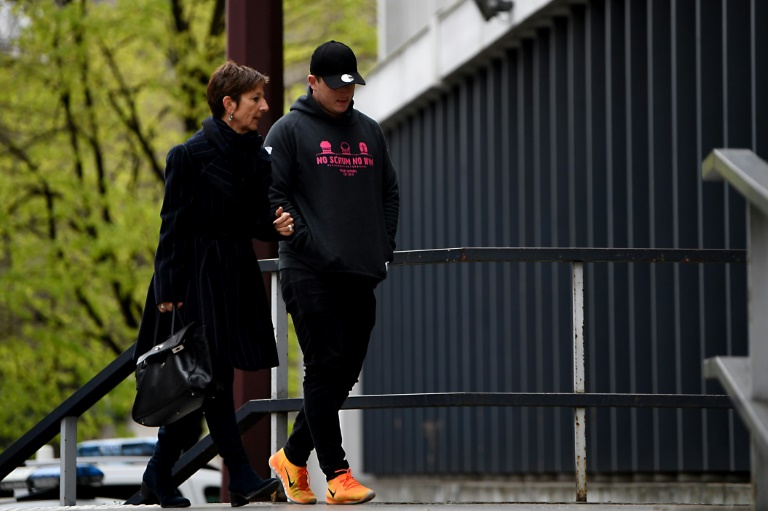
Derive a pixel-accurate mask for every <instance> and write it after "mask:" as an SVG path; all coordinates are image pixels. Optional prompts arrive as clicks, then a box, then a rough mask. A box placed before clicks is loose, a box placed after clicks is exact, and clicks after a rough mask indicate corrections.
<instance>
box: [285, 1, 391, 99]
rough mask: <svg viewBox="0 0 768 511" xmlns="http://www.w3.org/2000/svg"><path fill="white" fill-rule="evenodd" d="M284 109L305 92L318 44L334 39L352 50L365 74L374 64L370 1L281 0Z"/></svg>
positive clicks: (373, 12) (372, 6)
mask: <svg viewBox="0 0 768 511" xmlns="http://www.w3.org/2000/svg"><path fill="white" fill-rule="evenodd" d="M283 11H284V13H283V16H284V25H285V46H284V56H283V59H284V63H285V102H286V104H285V108H286V111H287V109H288V107H290V105H291V104H292V103H293V102H294V101H295V100H296V98H297V97H299V96H301V95H302V94H304V93H305V92H306V89H307V75H308V74H309V59H310V57H311V56H312V52H313V51H314V49H315V48H316V47H317V46H318V45H319V44H321V43H324V42H325V41H329V40H331V39H334V40H336V41H341V42H343V43H344V44H346V45H347V46H349V47H350V48H352V50H354V52H355V56H357V65H358V69H359V71H360V72H361V73H362V74H363V76H365V72H366V71H368V70H370V69H371V67H373V65H374V64H375V63H376V58H377V53H376V51H377V36H376V2H375V1H374V0H316V1H313V2H306V1H304V0H284V1H283Z"/></svg>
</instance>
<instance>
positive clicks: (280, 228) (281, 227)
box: [272, 206, 293, 236]
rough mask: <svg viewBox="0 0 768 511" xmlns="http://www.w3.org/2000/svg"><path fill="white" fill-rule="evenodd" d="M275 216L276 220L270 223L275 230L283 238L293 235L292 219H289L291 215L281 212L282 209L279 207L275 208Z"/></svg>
mask: <svg viewBox="0 0 768 511" xmlns="http://www.w3.org/2000/svg"><path fill="white" fill-rule="evenodd" d="M275 216H276V217H277V220H275V221H274V222H272V224H273V225H274V226H275V230H276V231H277V232H279V233H280V234H282V235H283V236H290V235H291V234H293V218H292V217H291V214H290V213H287V212H285V211H283V207H282V206H280V207H279V208H277V211H275Z"/></svg>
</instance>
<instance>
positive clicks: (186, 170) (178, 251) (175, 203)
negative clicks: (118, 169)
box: [155, 145, 196, 304]
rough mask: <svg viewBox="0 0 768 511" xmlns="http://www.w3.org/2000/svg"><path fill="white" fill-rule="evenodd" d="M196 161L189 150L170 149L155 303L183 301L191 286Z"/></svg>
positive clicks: (180, 146) (156, 264) (179, 147)
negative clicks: (194, 161)
mask: <svg viewBox="0 0 768 511" xmlns="http://www.w3.org/2000/svg"><path fill="white" fill-rule="evenodd" d="M194 191H195V175H194V165H193V162H192V158H191V157H190V154H189V151H188V149H187V148H186V146H184V145H178V146H176V147H174V148H172V149H171V150H170V151H169V152H168V157H167V158H166V166H165V195H164V197H163V207H162V209H161V210H160V218H161V219H162V223H161V225H160V240H159V242H158V245H157V252H156V253H155V300H156V303H158V304H160V303H169V302H170V303H179V302H183V301H184V298H185V296H186V294H187V289H188V287H189V276H190V271H191V268H190V261H191V257H190V256H191V252H192V247H191V240H192V234H193V232H194V227H195V221H196V218H195V215H194V208H193V197H194Z"/></svg>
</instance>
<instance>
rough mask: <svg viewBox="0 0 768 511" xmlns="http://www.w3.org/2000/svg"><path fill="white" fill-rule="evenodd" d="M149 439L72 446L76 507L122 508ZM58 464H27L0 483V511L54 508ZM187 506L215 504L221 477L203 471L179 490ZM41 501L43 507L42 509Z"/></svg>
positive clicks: (138, 476)
mask: <svg viewBox="0 0 768 511" xmlns="http://www.w3.org/2000/svg"><path fill="white" fill-rule="evenodd" d="M155 441H156V439H155V438H130V439H110V440H96V441H90V442H82V443H80V444H78V446H77V453H78V456H77V490H76V495H77V504H78V505H98V504H102V505H103V504H122V503H123V502H125V500H127V499H128V498H130V497H131V496H133V495H134V494H135V493H136V492H137V491H139V487H140V486H141V476H142V475H143V474H144V469H145V468H146V466H147V462H148V461H149V456H150V455H151V453H152V450H153V449H154V443H155ZM59 479H60V460H59V459H45V460H29V461H27V462H26V463H25V464H24V465H23V466H21V467H18V468H16V469H15V470H14V471H13V472H11V473H10V474H8V476H7V477H6V478H5V479H3V480H2V481H0V491H4V492H5V493H6V494H7V493H8V492H9V491H10V492H12V497H7V498H0V510H2V509H9V508H13V509H18V508H20V507H40V506H43V505H52V506H58V505H59ZM179 491H180V492H181V494H182V495H183V496H184V497H186V498H188V499H189V500H190V502H191V503H192V505H193V506H196V505H202V504H207V503H214V502H220V500H221V499H220V497H221V472H220V471H219V470H218V469H217V468H216V467H213V466H206V467H205V468H202V469H200V470H198V471H197V472H196V473H195V474H193V475H192V477H190V478H189V479H187V480H186V481H185V482H184V483H183V484H182V485H181V486H179ZM41 501H48V502H47V503H45V504H44V503H42V502H41Z"/></svg>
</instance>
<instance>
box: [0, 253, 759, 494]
mask: <svg viewBox="0 0 768 511" xmlns="http://www.w3.org/2000/svg"><path fill="white" fill-rule="evenodd" d="M746 260H747V252H746V250H720V249H647V248H558V247H536V248H529V247H459V248H441V249H430V250H410V251H399V252H396V253H395V257H394V261H393V263H392V266H407V265H417V264H418V265H421V264H442V263H466V262H478V263H482V262H532V263H536V262H562V263H571V264H572V265H573V270H574V272H573V275H574V283H576V282H578V281H579V277H578V276H579V274H581V275H583V265H584V264H585V263H682V264H710V263H714V264H717V263H723V264H728V263H744V262H746ZM259 264H260V267H261V270H262V272H264V273H272V274H273V285H272V295H273V323H274V324H275V327H276V338H277V339H278V343H279V344H280V343H281V342H285V339H286V338H287V334H286V329H287V324H286V322H285V317H286V316H285V309H284V303H282V297H281V296H280V293H279V285H277V277H276V276H277V260H276V259H265V260H261V261H259ZM581 282H582V284H581V286H582V287H581V289H579V288H578V286H576V285H575V286H574V304H575V305H574V317H576V313H577V310H578V309H579V308H580V307H581V309H582V311H583V278H582V281H581ZM579 300H580V303H581V305H580V306H579V305H577V304H576V302H577V301H579ZM582 318H583V316H582ZM276 319H277V320H276ZM574 328H575V329H579V328H581V331H580V332H577V331H575V332H574V339H577V338H578V339H580V340H581V342H582V343H583V338H584V336H583V324H580V322H579V321H574ZM281 339H282V341H281ZM279 347H280V346H279ZM283 348H284V351H287V347H283ZM579 353H581V355H579ZM132 355H133V346H131V347H130V348H128V349H127V350H126V351H125V352H124V353H123V354H121V355H120V356H119V357H118V358H117V359H116V360H115V361H113V362H112V363H111V364H110V365H108V366H107V367H106V368H105V369H104V370H102V371H101V372H99V374H98V375H97V376H96V377H94V378H93V379H92V380H91V381H89V382H88V383H87V384H86V385H85V386H83V387H82V388H81V389H79V390H78V391H76V392H75V393H74V394H73V395H72V396H70V398H68V399H67V400H66V401H65V402H64V403H62V404H61V405H60V406H59V407H57V408H56V409H55V410H54V411H53V412H51V414H49V415H48V416H46V417H45V418H44V419H43V420H42V421H40V423H38V424H37V425H36V426H35V427H33V428H32V429H31V430H30V431H29V432H27V433H26V434H25V435H23V436H22V437H21V438H20V439H19V440H17V441H16V442H14V443H13V444H12V445H11V446H10V447H9V448H8V449H6V450H5V451H3V453H2V454H0V479H2V478H4V477H5V476H6V475H8V474H9V473H10V472H11V471H12V470H13V469H14V468H16V467H17V466H20V465H21V464H23V462H24V461H26V460H27V459H29V458H30V457H31V456H32V455H33V454H34V453H35V452H36V451H37V450H38V449H40V448H41V447H42V446H43V445H45V444H46V443H48V442H50V441H51V440H52V439H53V438H54V437H55V436H56V434H58V433H59V431H60V432H61V435H62V439H61V441H62V446H63V445H64V444H65V443H69V444H70V445H71V444H72V442H73V437H74V438H75V439H76V428H74V427H72V425H71V419H72V418H73V417H75V418H76V417H77V416H79V415H81V414H82V413H83V412H85V411H86V410H87V409H89V408H90V407H91V406H93V405H94V404H95V403H96V402H97V401H98V400H99V399H101V398H102V397H103V396H104V395H106V394H107V393H109V392H110V391H111V390H112V389H113V388H114V387H115V386H117V385H118V384H119V383H120V382H122V381H123V380H124V379H125V378H127V377H128V376H129V375H130V374H132V373H133V370H134V363H133V356H132ZM574 360H575V361H576V366H575V368H574V369H575V371H574V377H575V378H576V380H575V381H574V392H573V393H442V394H403V395H378V396H350V398H348V400H347V402H345V404H344V408H345V409H351V408H355V409H372V408H403V407H443V406H551V407H569V408H574V409H575V410H576V412H577V414H576V419H575V420H576V423H577V424H578V423H579V421H580V424H581V426H582V427H581V428H580V431H581V433H580V434H578V433H577V441H576V449H577V453H576V458H577V459H578V460H579V461H580V463H579V464H578V465H577V500H578V501H585V500H586V474H585V471H586V463H585V459H586V445H585V440H584V437H583V424H584V421H583V411H584V408H590V407H654V408H664V407H671V408H730V407H732V405H731V401H730V399H729V398H728V397H727V396H720V395H699V394H688V395H679V394H667V395H663V394H596V393H586V392H584V385H583V345H582V346H581V352H579V351H578V346H577V345H576V344H574ZM579 360H580V361H581V364H582V366H581V369H579V363H578V361H579ZM285 366H286V364H283V365H282V367H281V368H280V369H279V371H281V372H277V370H273V378H272V380H273V382H272V385H273V388H272V396H273V399H270V400H253V401H250V402H248V403H246V404H245V405H243V406H242V407H241V408H240V409H239V410H238V412H237V418H238V427H239V428H240V431H241V432H243V431H246V430H247V429H249V428H250V427H252V426H253V424H255V423H256V422H258V421H259V420H260V419H262V418H264V417H266V416H268V415H269V416H271V417H272V420H273V428H272V429H273V432H272V442H271V443H272V444H273V446H279V445H282V443H284V441H285V434H286V433H287V432H282V433H281V432H280V431H276V430H280V429H281V428H282V429H285V428H284V427H283V426H284V425H285V424H286V423H287V419H286V414H287V413H288V412H291V411H297V410H298V409H299V408H300V407H301V399H297V398H287V397H286V396H287V372H285ZM579 378H581V382H579V381H578V379H579ZM580 414H581V415H580ZM68 420H69V422H68ZM65 424H68V426H67V427H65ZM275 426H276V427H275ZM577 431H578V430H577ZM67 452H68V450H65V449H63V448H62V453H63V454H62V460H61V463H62V481H61V484H62V488H65V487H66V486H65V479H67V478H70V477H71V476H70V475H69V474H70V473H74V466H75V461H76V460H74V459H65V458H64V457H65V456H66V453H67ZM69 452H71V451H69ZM215 455H216V448H215V446H214V445H213V443H212V441H211V439H210V436H206V437H205V438H203V439H202V440H201V441H200V442H198V444H197V445H195V447H193V448H192V449H190V450H189V451H187V452H186V453H185V455H184V456H182V458H181V459H180V460H179V461H178V462H177V464H176V466H175V467H174V476H173V477H174V482H175V483H177V484H180V483H181V482H183V481H184V480H186V479H187V478H189V476H191V475H192V474H193V473H194V472H196V471H197V470H198V469H199V468H202V467H203V466H204V465H205V464H206V463H208V462H209V461H210V460H211V459H212V458H213V457H214V456H215ZM66 467H71V469H72V470H71V471H70V470H67V469H66ZM72 491H74V490H72ZM141 502H142V500H141V496H140V495H139V494H138V493H137V494H136V495H134V496H133V497H132V498H131V499H129V500H128V501H127V502H126V503H127V504H139V503H141ZM62 503H63V504H64V503H74V495H64V493H62Z"/></svg>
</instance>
